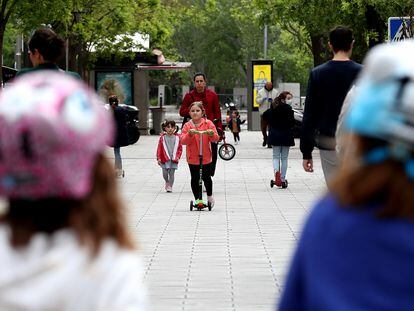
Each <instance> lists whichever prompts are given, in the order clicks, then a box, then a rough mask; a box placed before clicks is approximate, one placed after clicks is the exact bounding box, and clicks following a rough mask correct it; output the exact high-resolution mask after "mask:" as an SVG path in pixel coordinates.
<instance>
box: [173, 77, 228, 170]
mask: <svg viewBox="0 0 414 311" xmlns="http://www.w3.org/2000/svg"><path fill="white" fill-rule="evenodd" d="M193 81H194V89H193V90H192V91H190V92H188V93H187V94H185V96H184V99H183V102H182V104H181V107H180V116H182V117H184V119H183V126H184V124H185V122H187V121H188V120H190V119H191V116H190V105H191V104H192V103H193V102H195V101H201V102H202V103H203V107H204V109H205V116H206V118H207V119H208V120H210V121H213V122H214V124H215V125H216V126H217V127H218V128H220V129H223V125H222V123H221V109H220V104H219V100H218V96H217V94H216V93H215V92H214V91H212V90H209V89H208V88H207V81H206V76H205V74H204V73H202V72H197V73H196V74H194V78H193ZM217 149H218V146H217V142H211V154H212V161H211V166H210V173H211V176H214V174H215V172H216V163H217Z"/></svg>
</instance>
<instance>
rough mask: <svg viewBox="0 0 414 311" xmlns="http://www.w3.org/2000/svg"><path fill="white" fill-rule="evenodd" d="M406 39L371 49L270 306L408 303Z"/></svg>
mask: <svg viewBox="0 0 414 311" xmlns="http://www.w3.org/2000/svg"><path fill="white" fill-rule="evenodd" d="M413 55H414V42H413V41H405V42H400V43H392V44H384V45H381V46H377V47H375V48H373V49H372V50H371V52H370V53H369V54H368V56H367V58H366V60H365V67H364V69H363V71H362V75H361V77H360V78H359V80H358V82H357V86H358V87H357V88H356V90H355V92H356V93H355V94H354V96H353V99H352V103H351V106H350V110H349V113H348V115H347V116H346V119H345V127H346V129H347V131H348V132H349V137H348V141H347V144H346V146H347V147H346V150H345V154H344V158H343V160H342V166H341V169H340V170H339V172H338V174H337V176H336V178H335V179H334V180H333V181H332V183H331V185H330V188H329V189H330V193H329V194H328V195H326V196H325V198H323V199H322V200H321V201H320V202H319V203H318V204H317V205H316V207H315V209H314V210H313V211H312V213H311V215H310V217H309V219H308V220H307V222H306V225H305V227H304V229H303V232H302V237H301V239H300V242H299V245H298V247H297V250H296V253H295V255H294V258H293V261H292V264H291V268H290V272H289V275H288V277H287V282H286V286H285V289H284V293H283V295H282V299H281V302H280V306H279V309H280V310H322V311H323V310H412V309H413V306H414V269H413V262H414V239H413V236H414V191H413V189H414V59H413V57H412V56H413Z"/></svg>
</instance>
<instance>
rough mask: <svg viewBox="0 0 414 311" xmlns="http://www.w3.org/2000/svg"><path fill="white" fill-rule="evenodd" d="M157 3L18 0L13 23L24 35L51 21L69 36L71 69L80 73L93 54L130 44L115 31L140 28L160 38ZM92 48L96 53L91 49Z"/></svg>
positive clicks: (150, 0) (142, 0) (130, 31)
mask: <svg viewBox="0 0 414 311" xmlns="http://www.w3.org/2000/svg"><path fill="white" fill-rule="evenodd" d="M159 4H160V3H159V1H158V0H135V1H134V0H52V1H43V0H32V1H23V0H20V5H19V6H18V8H17V9H16V14H15V19H14V24H15V26H16V27H17V28H18V29H20V30H21V31H22V32H24V33H25V34H26V36H27V37H28V36H29V35H30V32H31V31H33V30H34V29H36V28H38V27H39V26H41V25H50V26H51V27H52V28H53V29H54V30H55V31H56V32H58V33H59V34H60V35H62V36H63V37H64V38H66V39H68V42H69V54H70V63H69V66H70V69H72V70H76V71H78V72H80V73H83V72H84V70H86V69H88V65H89V64H91V61H92V60H93V57H94V56H97V55H109V54H119V52H124V51H125V50H128V49H130V48H132V47H133V44H132V41H131V39H129V38H127V37H125V38H124V39H123V40H118V41H116V40H115V37H116V36H117V35H120V34H133V33H135V32H140V33H143V34H148V35H150V36H151V38H152V39H154V42H157V41H161V40H163V38H164V37H165V35H164V34H163V31H162V24H161V23H160V22H159V21H158V18H159V16H158V15H157V12H158V9H159V6H160V5H159ZM115 42H116V44H114V43H115ZM92 48H94V49H95V51H96V53H93V54H92V53H90V51H91V49H92ZM136 48H137V47H136Z"/></svg>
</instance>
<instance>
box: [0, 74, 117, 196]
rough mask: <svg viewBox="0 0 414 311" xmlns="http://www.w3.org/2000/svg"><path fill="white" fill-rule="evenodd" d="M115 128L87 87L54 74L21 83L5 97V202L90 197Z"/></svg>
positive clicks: (0, 101)
mask: <svg viewBox="0 0 414 311" xmlns="http://www.w3.org/2000/svg"><path fill="white" fill-rule="evenodd" d="M113 128H114V126H113V117H112V116H111V115H110V114H109V112H108V111H106V109H104V103H103V102H101V100H100V99H99V97H98V96H97V95H96V94H95V93H94V92H93V91H91V90H90V89H89V88H88V87H87V86H86V85H85V84H84V83H82V82H80V81H78V80H75V79H74V78H72V77H69V76H68V75H66V74H64V73H60V72H52V71H49V70H48V71H39V72H36V73H31V74H26V75H24V76H23V77H22V78H18V79H16V81H15V83H14V84H13V85H11V86H8V87H6V89H5V90H4V91H3V92H1V94H0V196H4V197H8V198H20V199H41V198H73V199H79V198H83V197H85V196H86V195H87V194H88V193H89V191H90V190H91V185H92V180H91V179H92V171H93V168H94V165H95V163H96V158H97V155H98V154H100V153H102V152H104V150H105V146H106V144H107V143H109V142H110V141H111V140H112V139H113Z"/></svg>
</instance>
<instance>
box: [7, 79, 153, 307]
mask: <svg viewBox="0 0 414 311" xmlns="http://www.w3.org/2000/svg"><path fill="white" fill-rule="evenodd" d="M103 105H104V103H103V102H102V101H101V100H100V98H99V97H98V96H97V95H96V94H95V93H94V92H92V91H91V90H90V89H89V88H88V87H87V86H86V85H85V84H83V83H82V82H80V81H79V80H76V79H74V78H72V77H70V76H68V75H65V74H63V73H59V72H57V71H56V72H46V71H39V72H36V73H30V74H27V75H24V76H23V77H21V78H19V79H16V81H15V83H13V84H12V85H10V86H9V87H7V88H6V89H4V90H3V91H2V92H1V94H0V141H1V143H0V154H1V156H0V197H2V198H6V200H7V205H8V206H7V208H6V211H5V213H4V214H2V215H1V217H0V266H1V269H2V272H1V273H0V310H27V311H31V310H33V311H34V310H63V311H77V310H146V309H147V307H146V298H145V297H146V295H145V289H144V287H143V285H142V280H143V278H142V273H143V266H142V264H141V258H140V257H139V256H138V255H137V253H136V250H135V246H134V243H133V241H132V237H131V235H130V233H129V232H128V224H127V221H126V218H125V215H126V211H125V206H124V202H123V201H122V200H121V199H120V192H119V190H118V186H117V182H116V179H115V176H114V173H113V168H112V165H111V164H110V162H109V161H108V160H107V158H106V157H105V155H104V154H105V150H106V145H107V143H108V142H109V140H111V139H112V137H113V135H112V134H113V127H114V126H113V119H112V117H111V115H110V113H109V112H108V111H107V110H105V109H103V108H102V107H103Z"/></svg>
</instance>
